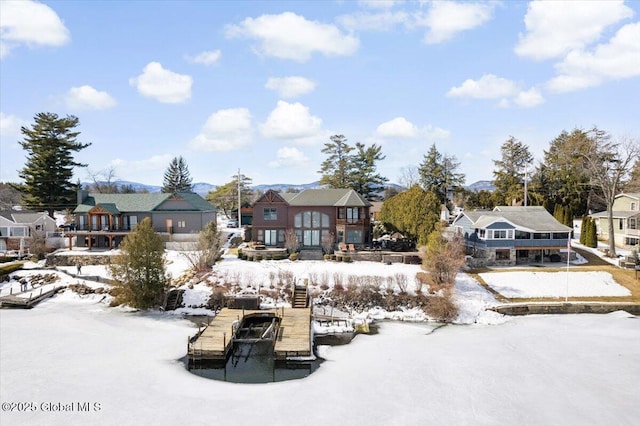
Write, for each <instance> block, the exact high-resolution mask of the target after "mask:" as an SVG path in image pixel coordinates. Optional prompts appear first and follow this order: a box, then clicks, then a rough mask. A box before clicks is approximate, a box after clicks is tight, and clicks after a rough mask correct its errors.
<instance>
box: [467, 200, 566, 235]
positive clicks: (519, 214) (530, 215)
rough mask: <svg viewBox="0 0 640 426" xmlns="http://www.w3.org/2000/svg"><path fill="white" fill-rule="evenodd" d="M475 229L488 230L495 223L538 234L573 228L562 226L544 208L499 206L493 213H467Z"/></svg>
mask: <svg viewBox="0 0 640 426" xmlns="http://www.w3.org/2000/svg"><path fill="white" fill-rule="evenodd" d="M463 215H464V216H466V217H468V218H469V220H471V222H472V223H473V226H474V227H477V228H486V227H487V226H489V225H491V224H492V223H494V222H500V221H504V222H508V223H509V224H511V225H513V226H515V227H517V228H521V229H527V230H531V231H536V232H569V231H571V228H570V227H568V226H566V225H563V224H561V223H560V222H558V221H557V220H556V218H554V217H553V216H552V215H551V214H550V213H549V212H548V211H547V210H546V209H545V208H544V207H542V206H527V207H524V206H514V207H511V206H499V207H496V208H495V209H494V210H493V211H465V212H464V213H463Z"/></svg>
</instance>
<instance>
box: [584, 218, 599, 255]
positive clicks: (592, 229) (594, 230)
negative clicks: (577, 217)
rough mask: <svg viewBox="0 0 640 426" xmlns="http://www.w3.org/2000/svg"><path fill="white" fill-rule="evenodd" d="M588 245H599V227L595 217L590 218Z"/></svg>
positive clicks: (592, 246)
mask: <svg viewBox="0 0 640 426" xmlns="http://www.w3.org/2000/svg"><path fill="white" fill-rule="evenodd" d="M586 246H587V247H591V248H596V247H598V227H597V226H596V221H595V219H593V218H591V219H590V220H589V232H588V234H587V240H586Z"/></svg>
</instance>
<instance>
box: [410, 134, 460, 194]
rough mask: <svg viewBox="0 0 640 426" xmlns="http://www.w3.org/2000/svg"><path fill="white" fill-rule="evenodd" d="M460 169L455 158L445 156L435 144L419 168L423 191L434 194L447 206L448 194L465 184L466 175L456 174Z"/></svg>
mask: <svg viewBox="0 0 640 426" xmlns="http://www.w3.org/2000/svg"><path fill="white" fill-rule="evenodd" d="M459 167H460V163H459V162H458V161H457V160H456V157H455V156H453V155H447V154H444V155H443V154H441V153H440V152H439V151H438V150H437V148H436V145H435V144H433V145H431V148H429V152H428V153H427V154H426V155H425V156H424V159H423V160H422V163H421V164H420V167H419V168H418V173H419V175H420V185H421V186H422V189H424V190H425V191H430V192H433V193H434V194H436V195H437V196H438V199H439V200H440V202H441V203H442V204H446V202H447V201H448V199H447V193H448V192H449V191H451V190H454V189H456V188H460V187H462V185H463V184H464V178H465V177H464V174H462V173H457V172H456V171H457V170H458V168H459Z"/></svg>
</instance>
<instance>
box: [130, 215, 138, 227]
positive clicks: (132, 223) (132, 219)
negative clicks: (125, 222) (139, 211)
mask: <svg viewBox="0 0 640 426" xmlns="http://www.w3.org/2000/svg"><path fill="white" fill-rule="evenodd" d="M137 224H138V216H133V215H130V216H129V229H133V228H135V227H136V225H137Z"/></svg>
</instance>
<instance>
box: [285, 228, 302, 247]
mask: <svg viewBox="0 0 640 426" xmlns="http://www.w3.org/2000/svg"><path fill="white" fill-rule="evenodd" d="M284 247H285V248H286V249H287V251H288V252H289V253H295V252H297V251H298V248H299V247H300V242H299V241H298V236H297V235H296V233H295V231H294V230H293V229H291V228H289V229H287V230H286V231H284Z"/></svg>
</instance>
